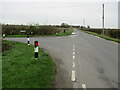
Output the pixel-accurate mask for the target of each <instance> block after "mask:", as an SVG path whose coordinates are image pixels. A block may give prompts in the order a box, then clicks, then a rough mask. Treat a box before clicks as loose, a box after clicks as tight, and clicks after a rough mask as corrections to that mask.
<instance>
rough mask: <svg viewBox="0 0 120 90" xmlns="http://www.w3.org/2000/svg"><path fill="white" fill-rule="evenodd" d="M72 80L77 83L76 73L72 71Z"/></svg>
mask: <svg viewBox="0 0 120 90" xmlns="http://www.w3.org/2000/svg"><path fill="white" fill-rule="evenodd" d="M71 80H72V81H73V82H74V81H75V71H74V70H73V71H72V75H71Z"/></svg>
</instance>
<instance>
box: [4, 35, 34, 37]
mask: <svg viewBox="0 0 120 90" xmlns="http://www.w3.org/2000/svg"><path fill="white" fill-rule="evenodd" d="M6 37H27V35H7V36H6ZM31 37H32V35H31Z"/></svg>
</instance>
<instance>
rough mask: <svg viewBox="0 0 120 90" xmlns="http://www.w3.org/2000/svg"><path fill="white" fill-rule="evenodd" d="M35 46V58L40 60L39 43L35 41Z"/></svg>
mask: <svg viewBox="0 0 120 90" xmlns="http://www.w3.org/2000/svg"><path fill="white" fill-rule="evenodd" d="M34 45H35V49H34V55H35V56H34V57H35V59H38V41H35V42H34Z"/></svg>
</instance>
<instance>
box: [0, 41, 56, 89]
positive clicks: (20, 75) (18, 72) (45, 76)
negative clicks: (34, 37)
mask: <svg viewBox="0 0 120 90" xmlns="http://www.w3.org/2000/svg"><path fill="white" fill-rule="evenodd" d="M3 43H5V44H7V43H8V44H11V45H12V49H10V50H7V51H4V52H3V54H2V87H3V88H52V87H53V83H54V78H55V63H54V62H53V61H52V58H51V57H50V56H49V55H48V54H46V53H45V52H44V51H42V50H41V49H39V58H38V59H37V60H36V59H34V52H33V51H34V47H33V46H32V45H30V46H28V45H27V44H23V43H19V42H11V41H3ZM3 45H4V44H3Z"/></svg>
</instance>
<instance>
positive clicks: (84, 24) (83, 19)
mask: <svg viewBox="0 0 120 90" xmlns="http://www.w3.org/2000/svg"><path fill="white" fill-rule="evenodd" d="M83 27H85V19H83Z"/></svg>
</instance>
